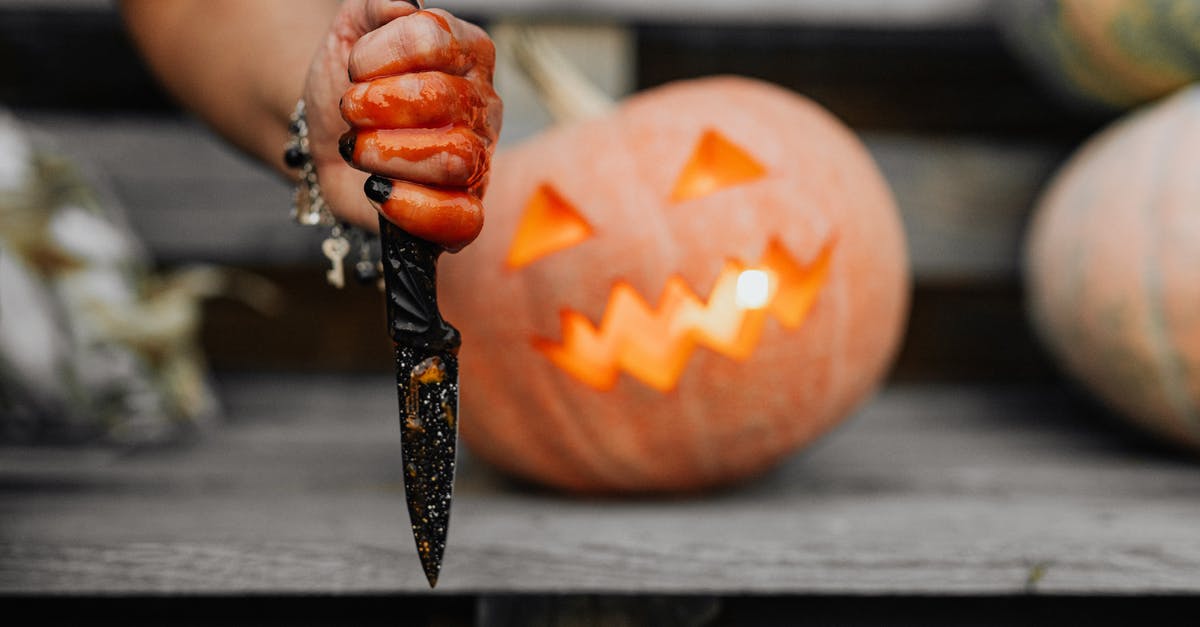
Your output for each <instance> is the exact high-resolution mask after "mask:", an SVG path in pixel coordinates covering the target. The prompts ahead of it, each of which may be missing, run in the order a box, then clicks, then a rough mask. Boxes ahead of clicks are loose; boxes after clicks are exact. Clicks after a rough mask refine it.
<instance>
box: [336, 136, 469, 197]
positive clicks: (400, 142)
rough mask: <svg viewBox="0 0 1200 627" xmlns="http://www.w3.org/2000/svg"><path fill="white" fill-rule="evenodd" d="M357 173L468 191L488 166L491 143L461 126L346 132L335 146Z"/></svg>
mask: <svg viewBox="0 0 1200 627" xmlns="http://www.w3.org/2000/svg"><path fill="white" fill-rule="evenodd" d="M338 148H339V151H340V152H341V154H342V158H343V159H345V160H346V162H347V163H349V164H350V165H352V166H354V167H355V168H357V169H359V170H363V171H366V172H373V173H375V174H380V175H383V176H386V177H388V178H393V179H403V180H406V181H411V182H414V183H421V184H424V185H435V186H439V187H472V186H474V185H476V184H477V183H478V182H479V181H480V180H482V178H483V176H484V174H485V173H486V172H487V169H488V165H489V162H490V160H491V143H490V142H489V141H487V140H486V139H484V138H482V137H480V136H479V135H477V134H476V133H475V132H474V131H472V130H471V129H468V128H464V127H461V126H458V127H452V128H449V129H427V128H412V129H376V130H366V131H358V130H351V131H350V132H348V133H346V134H345V135H343V136H342V139H341V141H340V142H338Z"/></svg>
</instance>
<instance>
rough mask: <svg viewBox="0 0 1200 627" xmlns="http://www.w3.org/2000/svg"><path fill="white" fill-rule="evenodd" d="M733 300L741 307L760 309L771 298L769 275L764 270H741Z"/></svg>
mask: <svg viewBox="0 0 1200 627" xmlns="http://www.w3.org/2000/svg"><path fill="white" fill-rule="evenodd" d="M736 292H737V294H736V297H735V299H734V300H735V301H736V302H737V306H738V307H741V308H742V309H762V308H763V307H766V306H767V301H768V300H770V298H771V275H769V274H767V272H766V271H765V270H742V273H741V274H739V275H738V278H737V290H736Z"/></svg>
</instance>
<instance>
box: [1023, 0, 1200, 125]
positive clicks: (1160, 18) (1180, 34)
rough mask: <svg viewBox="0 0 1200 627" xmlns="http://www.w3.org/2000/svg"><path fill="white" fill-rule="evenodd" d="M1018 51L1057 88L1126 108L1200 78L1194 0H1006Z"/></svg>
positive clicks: (1199, 8) (1199, 22) (1199, 9)
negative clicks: (1008, 0)
mask: <svg viewBox="0 0 1200 627" xmlns="http://www.w3.org/2000/svg"><path fill="white" fill-rule="evenodd" d="M1000 5H1001V8H1002V9H1003V11H1004V12H1005V13H1006V19H1005V20H1004V23H1005V25H1006V27H1007V28H1006V29H1005V30H1006V32H1007V34H1008V36H1009V39H1010V40H1011V41H1012V42H1013V43H1014V44H1015V47H1016V50H1017V52H1018V53H1020V54H1021V56H1023V57H1024V58H1025V59H1026V60H1027V61H1029V62H1030V64H1031V65H1032V66H1033V67H1034V68H1035V69H1036V70H1037V71H1038V72H1039V73H1040V74H1041V75H1042V76H1043V77H1045V78H1046V79H1047V80H1048V82H1049V83H1050V84H1051V85H1052V86H1053V87H1055V88H1056V89H1058V90H1059V91H1060V92H1063V93H1064V94H1066V95H1068V96H1069V97H1071V98H1072V99H1074V100H1076V101H1079V102H1084V103H1089V104H1091V105H1092V106H1097V105H1099V106H1103V107H1108V108H1126V107H1130V106H1133V105H1136V104H1139V103H1142V102H1146V101H1148V100H1152V99H1154V98H1158V97H1160V96H1163V95H1166V94H1169V93H1171V92H1172V91H1174V90H1176V89H1179V88H1180V87H1183V86H1184V85H1187V84H1188V83H1191V82H1193V81H1195V80H1197V79H1200V2H1196V0H1037V1H1032V0H1022V1H1020V2H1003V3H1000Z"/></svg>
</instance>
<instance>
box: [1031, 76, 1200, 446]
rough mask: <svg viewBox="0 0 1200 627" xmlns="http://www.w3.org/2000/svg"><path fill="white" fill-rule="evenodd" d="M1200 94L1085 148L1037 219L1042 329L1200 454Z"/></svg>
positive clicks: (1068, 356) (1036, 289) (1131, 407)
mask: <svg viewBox="0 0 1200 627" xmlns="http://www.w3.org/2000/svg"><path fill="white" fill-rule="evenodd" d="M1197 164H1200V87H1192V88H1189V89H1187V90H1184V91H1181V92H1179V93H1178V94H1177V95H1175V96H1173V97H1171V98H1169V99H1167V100H1164V101H1162V102H1160V103H1158V104H1156V105H1153V106H1152V107H1148V108H1145V109H1142V110H1139V111H1138V112H1136V113H1133V114H1131V115H1129V116H1127V117H1126V118H1124V119H1122V120H1120V121H1118V122H1117V123H1115V124H1114V125H1113V126H1111V127H1110V128H1108V129H1107V130H1105V131H1103V132H1102V133H1100V134H1099V135H1097V136H1096V137H1095V138H1093V139H1091V140H1090V141H1089V142H1088V143H1087V144H1085V145H1084V146H1083V147H1082V148H1081V149H1080V150H1079V152H1078V153H1077V154H1076V155H1075V156H1074V157H1072V159H1071V160H1070V162H1068V163H1067V165H1066V166H1065V167H1064V168H1063V169H1062V171H1061V172H1060V173H1059V174H1058V175H1057V176H1056V178H1055V180H1054V181H1053V182H1052V183H1051V185H1050V187H1049V189H1048V191H1047V192H1046V194H1045V196H1044V197H1043V198H1042V199H1041V201H1040V203H1039V206H1038V208H1037V210H1036V212H1035V215H1034V219H1033V223H1032V227H1031V232H1030V234H1029V241H1028V246H1027V250H1026V253H1027V257H1026V282H1027V288H1028V297H1029V302H1030V309H1031V315H1032V319H1033V322H1034V324H1035V326H1036V327H1037V329H1038V331H1039V332H1040V334H1041V336H1042V337H1043V338H1044V340H1045V341H1046V342H1047V344H1048V345H1049V347H1050V348H1051V350H1052V351H1053V352H1054V353H1055V354H1056V355H1057V357H1058V358H1059V359H1060V360H1061V362H1062V363H1063V365H1064V366H1065V367H1066V369H1067V370H1068V371H1069V372H1070V373H1071V374H1073V375H1074V376H1075V377H1077V378H1078V379H1080V380H1081V381H1082V382H1083V383H1084V384H1085V385H1087V386H1088V387H1089V388H1090V389H1092V390H1093V391H1094V392H1095V393H1096V394H1097V395H1099V396H1100V397H1101V398H1103V399H1104V400H1105V401H1107V402H1108V403H1109V404H1110V405H1111V406H1113V407H1114V408H1116V409H1117V410H1118V411H1120V412H1121V413H1123V414H1125V415H1127V416H1129V417H1131V418H1133V419H1134V420H1136V421H1137V422H1139V423H1141V424H1143V425H1145V426H1148V427H1150V428H1151V429H1153V430H1155V431H1157V432H1159V433H1160V434H1164V435H1166V436H1169V437H1171V438H1173V439H1175V440H1177V441H1181V442H1184V443H1187V444H1190V445H1192V446H1196V447H1200V167H1198V165H1197Z"/></svg>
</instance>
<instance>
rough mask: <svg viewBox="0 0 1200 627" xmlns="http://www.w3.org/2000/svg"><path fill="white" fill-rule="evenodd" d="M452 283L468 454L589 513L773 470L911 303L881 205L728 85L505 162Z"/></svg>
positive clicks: (654, 93)
mask: <svg viewBox="0 0 1200 627" xmlns="http://www.w3.org/2000/svg"><path fill="white" fill-rule="evenodd" d="M487 207H488V217H487V220H488V224H487V226H486V227H485V228H484V231H483V234H482V235H481V236H480V238H479V239H478V240H476V242H475V243H474V244H473V245H472V246H470V247H468V248H467V249H466V250H464V251H463V252H462V253H460V254H459V255H458V256H456V258H455V259H453V260H450V262H448V263H446V264H444V265H443V273H444V277H445V282H444V287H443V293H442V302H443V306H444V307H445V309H446V310H447V312H448V314H447V316H448V317H449V318H451V319H453V320H455V321H456V322H458V323H459V324H460V326H461V329H462V332H463V335H464V337H468V338H470V340H469V342H468V343H467V344H466V345H464V348H463V351H462V353H461V355H460V359H461V361H460V367H461V369H462V378H463V381H464V382H469V384H467V385H465V386H464V388H463V394H464V396H463V399H462V402H463V415H464V416H465V417H466V418H464V420H463V421H462V429H463V431H462V434H463V437H464V439H465V440H466V443H467V445H468V446H469V447H470V448H471V450H472V451H473V452H475V453H476V454H477V455H479V456H481V457H483V458H484V459H485V460H487V461H489V462H491V463H492V464H494V465H496V466H498V467H500V468H502V469H504V470H506V471H508V472H510V473H513V474H516V475H518V476H520V477H523V478H526V479H530V480H533V481H536V482H539V483H542V484H548V485H551V486H556V487H559V488H564V489H567V490H571V491H579V492H656V491H681V490H695V489H700V488H704V487H711V486H716V485H721V484H727V483H731V482H734V481H737V480H740V479H743V478H746V477H749V476H751V475H754V474H756V473H759V472H762V471H764V470H765V469H768V468H770V467H771V466H773V465H774V464H776V463H777V462H778V461H779V460H780V459H781V458H782V457H783V456H785V455H786V454H788V453H789V452H791V451H793V450H795V449H796V448H797V447H798V446H800V445H802V444H804V443H806V442H808V441H811V440H812V439H813V438H815V437H816V436H818V435H819V434H821V433H823V432H825V431H826V430H827V429H829V428H830V427H831V426H833V425H834V424H835V423H836V422H837V421H838V420H839V419H840V418H842V417H843V416H845V415H846V414H847V413H848V412H849V411H850V410H851V409H852V408H853V407H854V406H855V404H857V403H858V402H859V401H861V400H862V399H863V398H864V396H865V395H866V394H867V393H868V392H869V391H870V390H871V389H872V388H873V387H874V386H875V385H876V384H877V383H878V381H879V380H880V378H881V376H882V374H883V373H884V370H885V367H886V365H887V364H888V361H889V358H890V356H891V355H892V354H893V352H894V349H895V348H896V345H897V341H898V338H899V336H900V330H901V326H902V322H903V320H904V318H905V312H906V307H907V299H908V271H907V264H906V255H905V248H904V241H903V235H902V231H901V226H900V222H899V220H898V217H897V212H896V210H895V207H894V205H893V201H892V198H891V195H890V193H889V190H888V188H887V186H886V184H885V183H884V181H883V179H882V177H881V176H880V174H879V172H878V170H877V169H876V167H875V165H874V163H873V162H872V160H871V158H870V157H869V156H868V154H867V152H866V151H865V149H864V148H863V146H862V145H861V143H859V142H858V141H857V139H856V138H855V137H854V136H853V135H852V134H851V133H850V132H849V131H848V130H847V129H846V128H845V127H843V126H842V125H841V124H840V123H838V122H837V121H836V120H835V119H834V118H833V117H832V116H830V115H829V114H828V113H826V112H825V111H824V110H822V109H821V108H820V107H818V106H817V105H815V104H813V103H812V102H810V101H808V100H805V99H803V98H801V97H799V96H796V95H794V94H792V93H790V92H787V91H784V90H782V89H779V88H777V87H774V86H770V85H767V84H765V83H762V82H757V81H752V80H747V79H739V78H713V79H705V80H698V81H691V82H683V83H677V84H674V85H670V86H667V87H662V88H658V89H654V90H651V91H648V92H644V93H642V94H640V95H637V96H634V97H632V98H630V99H628V100H627V101H625V102H624V103H623V104H622V105H621V106H620V107H619V108H617V109H615V110H614V111H612V112H610V113H608V114H606V115H604V116H601V117H599V118H596V119H591V120H587V121H584V122H581V123H577V124H570V125H564V126H559V127H557V128H554V129H552V130H550V131H548V132H546V133H543V134H542V135H540V136H538V137H536V138H534V139H533V140H531V141H528V142H526V143H525V144H523V145H521V146H519V147H517V148H515V149H513V150H510V151H507V152H503V153H501V154H499V155H497V157H496V159H495V160H494V162H493V169H492V181H491V187H490V190H489V192H488V197H487Z"/></svg>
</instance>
